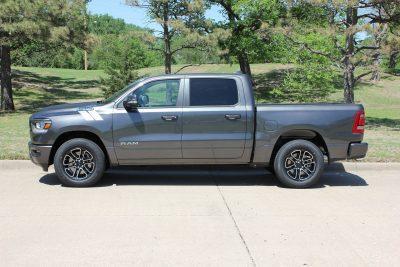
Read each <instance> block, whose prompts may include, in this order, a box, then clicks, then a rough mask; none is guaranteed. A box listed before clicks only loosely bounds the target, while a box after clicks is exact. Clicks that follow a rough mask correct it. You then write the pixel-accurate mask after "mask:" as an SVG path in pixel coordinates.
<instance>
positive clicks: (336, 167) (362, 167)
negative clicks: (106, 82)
mask: <svg viewBox="0 0 400 267" xmlns="http://www.w3.org/2000/svg"><path fill="white" fill-rule="evenodd" d="M22 169H24V170H32V169H36V170H40V167H39V166H36V165H35V164H33V163H32V162H31V161H30V160H0V170H22ZM378 169H380V170H388V169H390V170H393V171H400V162H345V161H343V162H335V163H332V164H329V165H326V166H325V171H328V172H346V171H368V170H378Z"/></svg>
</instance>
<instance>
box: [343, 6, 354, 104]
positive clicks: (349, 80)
mask: <svg viewBox="0 0 400 267" xmlns="http://www.w3.org/2000/svg"><path fill="white" fill-rule="evenodd" d="M357 21H358V18H357V8H356V7H353V6H349V7H348V8H347V10H346V23H345V24H346V28H347V29H346V47H345V52H344V57H343V61H342V64H343V96H344V101H345V102H346V103H354V86H355V83H356V80H355V78H354V70H355V68H356V67H355V65H354V63H353V62H352V59H353V56H354V54H355V48H354V38H355V34H354V32H353V29H352V28H353V27H355V25H357Z"/></svg>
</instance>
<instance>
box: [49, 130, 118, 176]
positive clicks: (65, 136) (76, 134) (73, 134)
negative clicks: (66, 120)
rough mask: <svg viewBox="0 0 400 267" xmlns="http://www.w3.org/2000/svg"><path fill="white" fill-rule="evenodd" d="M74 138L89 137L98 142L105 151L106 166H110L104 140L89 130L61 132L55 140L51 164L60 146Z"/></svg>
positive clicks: (88, 138) (51, 153) (51, 152)
mask: <svg viewBox="0 0 400 267" xmlns="http://www.w3.org/2000/svg"><path fill="white" fill-rule="evenodd" d="M74 138H83V139H87V140H90V141H93V142H94V143H96V144H97V145H98V146H99V147H100V148H101V150H102V151H103V153H104V156H105V159H106V167H107V168H108V167H110V158H109V155H108V153H107V149H106V147H105V146H104V143H103V141H102V140H101V139H100V137H99V136H98V135H97V134H95V133H93V132H89V131H68V132H64V133H62V134H60V135H59V136H58V137H57V139H56V140H55V142H54V144H53V146H52V148H51V151H50V158H49V165H51V164H53V163H54V156H55V154H56V152H57V150H58V148H59V147H60V146H61V145H62V144H63V143H65V142H66V141H68V140H71V139H74Z"/></svg>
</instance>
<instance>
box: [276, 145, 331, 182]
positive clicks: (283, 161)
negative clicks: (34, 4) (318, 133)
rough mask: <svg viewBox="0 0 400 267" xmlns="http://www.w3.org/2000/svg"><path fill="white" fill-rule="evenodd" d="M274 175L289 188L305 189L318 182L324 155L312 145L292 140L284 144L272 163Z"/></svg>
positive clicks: (322, 167)
mask: <svg viewBox="0 0 400 267" xmlns="http://www.w3.org/2000/svg"><path fill="white" fill-rule="evenodd" d="M274 169H275V175H276V177H277V178H278V179H279V181H280V182H281V183H282V184H284V185H285V186H287V187H291V188H307V187H310V186H312V185H314V184H315V183H317V182H318V180H319V178H320V177H321V175H322V173H323V170H324V155H323V154H322V151H321V150H320V149H319V148H318V147H317V146H316V145H314V144H313V143H311V142H309V141H306V140H301V139H298V140H294V141H290V142H288V143H286V144H284V145H283V146H282V147H281V148H280V149H279V151H278V153H277V154H276V157H275V161H274Z"/></svg>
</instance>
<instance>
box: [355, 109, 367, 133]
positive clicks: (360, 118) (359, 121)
mask: <svg viewBox="0 0 400 267" xmlns="http://www.w3.org/2000/svg"><path fill="white" fill-rule="evenodd" d="M364 127H365V113H364V110H359V111H357V113H356V116H355V117H354V124H353V130H352V132H353V133H354V134H363V133H364Z"/></svg>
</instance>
